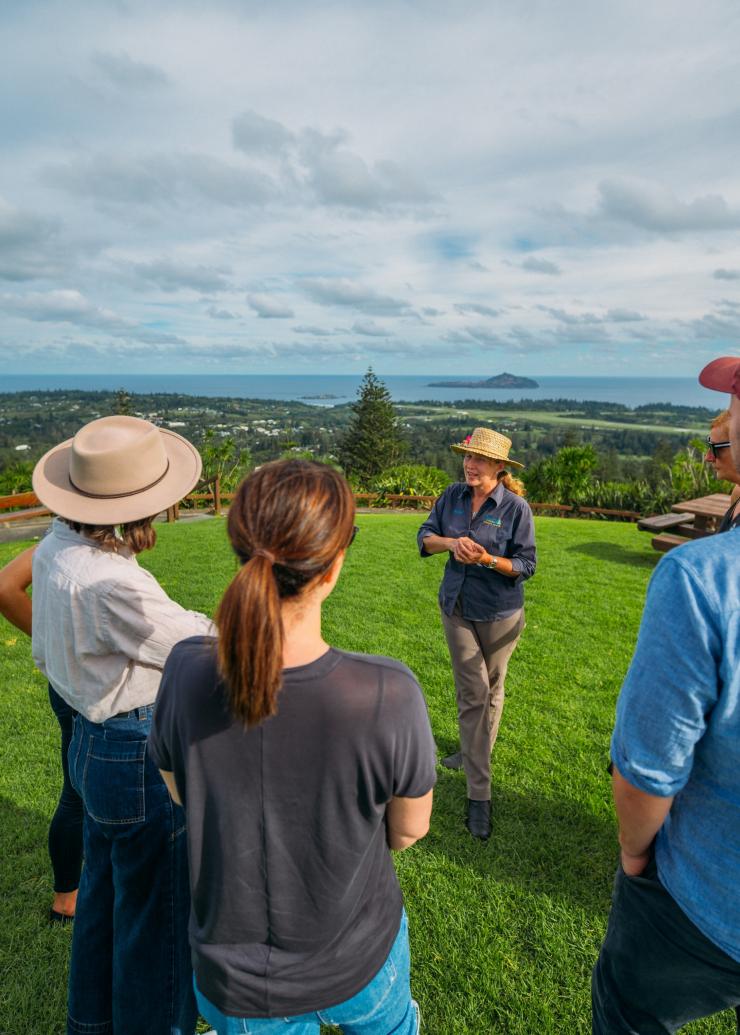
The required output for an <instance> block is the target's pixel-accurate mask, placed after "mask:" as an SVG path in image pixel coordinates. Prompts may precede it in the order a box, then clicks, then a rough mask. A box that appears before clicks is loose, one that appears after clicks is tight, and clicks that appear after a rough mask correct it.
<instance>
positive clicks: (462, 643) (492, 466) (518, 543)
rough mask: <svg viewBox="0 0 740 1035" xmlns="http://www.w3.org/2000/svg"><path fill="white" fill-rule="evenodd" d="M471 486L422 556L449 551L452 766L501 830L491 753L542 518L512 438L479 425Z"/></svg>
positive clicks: (476, 829) (469, 442)
mask: <svg viewBox="0 0 740 1035" xmlns="http://www.w3.org/2000/svg"><path fill="white" fill-rule="evenodd" d="M451 448H452V450H453V451H454V452H455V453H462V454H463V471H464V475H465V480H464V481H463V482H457V483H455V484H453V485H450V486H448V488H447V489H445V491H444V492H443V493H442V495H441V496H440V497H439V499H438V500H437V502H436V503H435V504H434V507H433V508H432V512H431V514H430V515H429V517H428V518H427V520H426V521H425V522H424V524H423V525H422V526H421V528H420V529H419V534H418V543H419V549H420V551H421V556H422V557H428V556H429V555H430V554H434V553H449V559H448V561H447V564H446V566H445V570H444V576H443V578H442V585H441V586H440V591H439V605H440V609H441V612H442V625H443V626H444V631H445V636H446V638H447V646H448V648H449V651H450V659H451V661H452V671H453V674H454V678H455V691H456V695H457V716H458V724H459V728H460V746H461V750H460V751H459V752H457V753H455V754H453V755H450V756H449V757H448V758H445V759H443V760H442V764H443V765H445V766H447V768H449V769H464V770H465V776H466V779H467V788H468V807H467V815H466V819H465V824H466V826H467V828H468V830H469V831H470V833H471V834H472V836H473V837H477V838H480V839H481V840H484V841H485V840H486V839H487V838H488V837H489V836H490V833H491V751H492V749H493V745H494V743H495V741H496V734H497V733H498V727H499V723H500V721H501V712H502V709H503V704H504V680H505V678H506V668H507V665H508V662H509V659H510V658H511V655H512V653H513V652H514V648H515V647H516V645H517V643H518V642H519V637H520V635H521V633H522V630H523V629H524V592H523V583H524V581H525V579H528V578H530V576H532V575H533V574H534V571H535V565H536V553H535V545H534V526H533V522H532V512H531V510H530V508H529V505H528V504H527V502H526V501H525V500H524V499H523V495H524V486H523V485H522V483H521V482H520V481H519V480H518V479H517V478H514V477H512V475H511V474H509V473H508V471H507V470H506V468H507V466H513V467H522V464H520V463H519V462H518V461H516V460H512V459H510V457H509V450H510V448H511V439H508V438H507V437H506V436H505V435H500V434H499V433H498V432H496V431H492V430H491V429H489V428H476V429H475V430H474V431H473V433H472V435H468V437H467V438H466V439H465V441H464V442H461V443H459V444H456V445H453V446H452V447H451Z"/></svg>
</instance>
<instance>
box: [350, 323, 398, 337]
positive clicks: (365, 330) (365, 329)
mask: <svg viewBox="0 0 740 1035" xmlns="http://www.w3.org/2000/svg"><path fill="white" fill-rule="evenodd" d="M352 332H353V333H354V334H361V335H363V337H366V338H387V337H389V335H388V331H387V330H386V329H385V327H381V326H380V324H377V323H376V322H375V320H355V322H354V323H353V324H352Z"/></svg>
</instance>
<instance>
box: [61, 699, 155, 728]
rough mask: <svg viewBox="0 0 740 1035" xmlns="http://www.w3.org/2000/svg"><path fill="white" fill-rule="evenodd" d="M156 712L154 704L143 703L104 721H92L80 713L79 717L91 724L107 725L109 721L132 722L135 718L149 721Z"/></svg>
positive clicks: (139, 720)
mask: <svg viewBox="0 0 740 1035" xmlns="http://www.w3.org/2000/svg"><path fill="white" fill-rule="evenodd" d="M153 713H154V704H153V703H152V704H142V705H140V706H139V707H138V708H131V709H130V710H129V711H127V712H118V714H117V715H111V716H110V718H109V719H104V720H103V721H102V722H92V720H91V719H86V718H85V717H84V715H79V714H78V718H80V719H82V720H83V721H84V722H86V723H87V724H88V725H90V726H107V725H108V724H109V723H112V722H118V721H122V722H123V721H127V722H131V720H132V719H133V720H134V721H136V722H147V721H148V720H150V719H151V717H152V715H153Z"/></svg>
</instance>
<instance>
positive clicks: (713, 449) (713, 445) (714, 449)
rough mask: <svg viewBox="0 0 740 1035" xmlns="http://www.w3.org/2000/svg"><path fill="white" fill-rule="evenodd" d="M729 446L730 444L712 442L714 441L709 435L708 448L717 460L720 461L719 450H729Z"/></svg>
mask: <svg viewBox="0 0 740 1035" xmlns="http://www.w3.org/2000/svg"><path fill="white" fill-rule="evenodd" d="M729 444H730V443H729V442H712V440H711V438H710V437H709V435H707V446H708V448H709V452H710V453H711V454H712V456H713V457H714V459H715V460H717V459H718V457H717V450H718V449H727V447H728V446H729Z"/></svg>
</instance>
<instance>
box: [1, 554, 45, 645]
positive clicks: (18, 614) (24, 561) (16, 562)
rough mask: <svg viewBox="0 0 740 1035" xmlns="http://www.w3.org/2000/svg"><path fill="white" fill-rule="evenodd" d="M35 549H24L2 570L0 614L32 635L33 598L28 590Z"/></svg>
mask: <svg viewBox="0 0 740 1035" xmlns="http://www.w3.org/2000/svg"><path fill="white" fill-rule="evenodd" d="M35 549H36V547H35V546H31V547H29V548H28V549H27V550H24V551H23V553H20V554H18V556H17V557H14V558H13V560H12V561H10V563H9V564H6V565H5V567H4V568H3V569H2V571H0V614H2V615H4V617H5V618H7V620H8V621H9V622H12V624H13V625H15V626H16V627H17V628H18V629H20V630H21V632H24V633H26V634H27V635H28V636H30V635H31V598H30V597H29V595H28V593H27V592H26V590H27V589H28V587H29V586H30V585H31V576H32V558H33V551H34V550H35Z"/></svg>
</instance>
